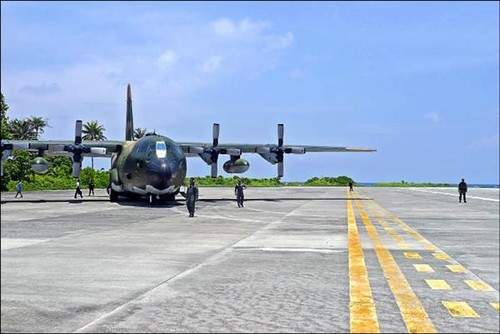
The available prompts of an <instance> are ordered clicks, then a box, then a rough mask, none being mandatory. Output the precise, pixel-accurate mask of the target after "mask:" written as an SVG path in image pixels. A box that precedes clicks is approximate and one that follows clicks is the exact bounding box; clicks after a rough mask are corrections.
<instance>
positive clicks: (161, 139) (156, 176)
mask: <svg viewBox="0 0 500 334" xmlns="http://www.w3.org/2000/svg"><path fill="white" fill-rule="evenodd" d="M186 169H187V165H186V157H185V155H184V153H183V151H182V149H181V148H180V147H179V145H177V144H176V143H175V142H174V141H173V140H171V139H170V138H168V137H165V136H160V135H157V134H147V135H146V136H144V137H142V138H140V139H139V140H137V141H127V142H126V143H125V145H123V148H122V150H121V152H119V153H117V154H116V155H115V156H114V157H112V160H111V181H112V183H111V188H112V189H113V190H114V191H116V192H117V193H120V194H122V195H127V194H128V195H130V194H137V195H160V196H161V195H175V194H176V193H178V192H179V189H180V187H181V185H182V184H183V182H184V178H185V177H186Z"/></svg>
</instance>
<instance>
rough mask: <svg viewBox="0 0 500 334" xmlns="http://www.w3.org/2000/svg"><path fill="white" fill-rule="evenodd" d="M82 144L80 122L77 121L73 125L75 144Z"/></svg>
mask: <svg viewBox="0 0 500 334" xmlns="http://www.w3.org/2000/svg"><path fill="white" fill-rule="evenodd" d="M81 143H82V121H81V120H77V121H76V125H75V144H76V145H78V144H81Z"/></svg>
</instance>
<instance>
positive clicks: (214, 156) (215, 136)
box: [209, 123, 220, 178]
mask: <svg viewBox="0 0 500 334" xmlns="http://www.w3.org/2000/svg"><path fill="white" fill-rule="evenodd" d="M219 128H220V126H219V123H214V125H213V127H212V147H211V148H210V149H209V150H210V156H211V159H210V160H211V164H210V165H211V176H212V177H213V178H216V177H217V160H218V159H219V153H220V152H219V150H218V149H217V146H218V145H219Z"/></svg>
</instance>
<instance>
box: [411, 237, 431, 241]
mask: <svg viewBox="0 0 500 334" xmlns="http://www.w3.org/2000/svg"><path fill="white" fill-rule="evenodd" d="M413 240H415V241H417V242H428V241H427V240H426V239H424V238H422V237H413Z"/></svg>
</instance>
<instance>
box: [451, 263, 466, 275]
mask: <svg viewBox="0 0 500 334" xmlns="http://www.w3.org/2000/svg"><path fill="white" fill-rule="evenodd" d="M446 267H447V268H448V269H450V270H451V271H453V272H454V273H466V272H467V269H465V267H464V266H461V265H459V264H447V265H446Z"/></svg>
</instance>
